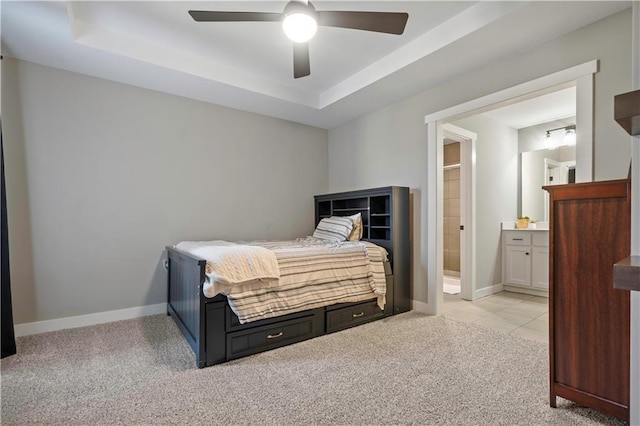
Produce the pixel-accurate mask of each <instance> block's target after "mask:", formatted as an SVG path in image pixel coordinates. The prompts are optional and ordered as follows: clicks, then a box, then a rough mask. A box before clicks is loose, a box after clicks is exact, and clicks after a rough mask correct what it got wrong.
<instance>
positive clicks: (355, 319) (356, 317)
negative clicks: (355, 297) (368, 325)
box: [326, 300, 384, 333]
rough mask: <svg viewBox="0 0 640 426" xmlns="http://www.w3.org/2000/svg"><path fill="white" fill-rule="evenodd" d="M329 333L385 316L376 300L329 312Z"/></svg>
mask: <svg viewBox="0 0 640 426" xmlns="http://www.w3.org/2000/svg"><path fill="white" fill-rule="evenodd" d="M326 315H327V333H331V332H333V331H338V330H343V329H345V328H349V327H353V326H355V325H358V324H363V323H365V322H369V321H373V320H375V319H378V318H381V317H383V316H384V312H383V311H382V310H381V309H380V307H379V306H378V303H377V301H376V300H370V301H368V302H364V303H358V304H357V305H350V306H347V307H344V308H340V309H335V310H331V311H329V310H328V311H327V313H326Z"/></svg>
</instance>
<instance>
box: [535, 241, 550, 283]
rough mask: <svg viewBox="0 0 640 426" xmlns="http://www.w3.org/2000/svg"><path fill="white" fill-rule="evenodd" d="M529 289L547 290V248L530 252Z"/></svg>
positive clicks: (536, 248)
mask: <svg viewBox="0 0 640 426" xmlns="http://www.w3.org/2000/svg"><path fill="white" fill-rule="evenodd" d="M531 287H533V288H537V289H540V290H547V291H548V290H549V247H533V249H532V250H531Z"/></svg>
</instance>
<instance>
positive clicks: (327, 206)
mask: <svg viewBox="0 0 640 426" xmlns="http://www.w3.org/2000/svg"><path fill="white" fill-rule="evenodd" d="M314 198H315V207H316V208H315V211H316V230H315V231H314V236H309V237H303V238H298V239H295V240H291V241H259V242H258V241H253V242H241V243H238V242H227V241H183V242H180V243H178V244H176V245H174V246H168V247H167V248H166V249H167V260H168V262H167V264H168V304H167V310H168V314H169V315H171V316H172V318H173V319H174V320H175V323H176V324H177V325H178V327H179V328H180V330H181V332H182V334H183V335H184V337H185V339H186V340H187V342H188V343H189V345H190V346H191V348H192V349H193V351H194V353H195V357H196V365H197V366H198V367H199V368H202V367H206V366H210V365H214V364H219V363H222V362H226V361H229V360H232V359H236V358H240V357H244V356H247V355H252V354H255V353H259V352H263V351H266V350H270V349H274V348H277V347H281V346H284V345H288V344H292V343H296V342H300V341H303V340H306V339H310V338H313V337H317V336H320V335H323V334H326V333H332V332H336V331H339V330H343V329H345V328H348V327H353V326H357V325H360V324H364V323H367V322H371V321H375V320H378V319H381V318H384V317H386V316H389V315H393V314H396V313H400V312H406V311H408V310H409V308H410V307H409V303H410V293H409V289H410V285H409V228H408V224H409V213H408V212H409V190H408V188H406V187H385V188H375V189H369V190H362V191H351V192H344V193H336V194H325V195H318V196H315V197H314ZM346 217H358V218H359V220H360V229H359V232H360V236H359V237H358V238H355V240H354V241H349V239H350V238H351V236H352V235H354V233H356V229H355V227H354V228H353V229H349V230H348V231H349V232H350V233H351V234H350V235H351V236H349V237H347V239H346V240H340V239H339V238H336V239H331V238H329V237H327V236H326V235H322V231H323V230H325V231H326V230H327V229H329V231H327V232H329V233H331V232H332V231H331V230H332V229H335V226H337V225H335V224H333V223H332V222H331V221H332V220H335V221H337V222H339V223H341V224H342V223H347V222H348V221H346V219H345V218H346ZM328 223H332V225H331V226H333V227H334V228H327V226H328V225H327V224H328ZM349 223H351V222H349ZM354 223H355V222H354ZM323 225H324V228H323ZM326 265H330V266H331V268H328V267H327V266H326Z"/></svg>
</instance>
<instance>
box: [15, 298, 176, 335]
mask: <svg viewBox="0 0 640 426" xmlns="http://www.w3.org/2000/svg"><path fill="white" fill-rule="evenodd" d="M166 312H167V304H166V303H158V304H157V305H146V306H136V307H134V308H126V309H117V310H115V311H106V312H97V313H95V314H87V315H77V316H73V317H66V318H57V319H52V320H46V321H36V322H27V323H23V324H16V325H15V327H14V329H15V330H14V331H15V335H16V337H20V336H29V335H32V334H39V333H46V332H49V331H58V330H64V329H67V328H78V327H86V326H88V325H96V324H103V323H105V322H113V321H121V320H127V319H133V318H139V317H146V316H148V315H158V314H164V313H166Z"/></svg>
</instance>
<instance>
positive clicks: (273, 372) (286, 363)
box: [1, 313, 622, 425]
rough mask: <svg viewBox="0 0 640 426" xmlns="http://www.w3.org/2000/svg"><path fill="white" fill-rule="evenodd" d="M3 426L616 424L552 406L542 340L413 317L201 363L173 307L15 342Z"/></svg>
mask: <svg viewBox="0 0 640 426" xmlns="http://www.w3.org/2000/svg"><path fill="white" fill-rule="evenodd" d="M18 351H19V353H18V355H15V356H12V357H9V358H5V359H4V360H2V362H1V370H2V424H3V425H23V424H34V423H38V424H56V425H111V424H122V425H131V424H143V425H157V424H224V425H229V424H233V425H237V424H260V425H275V424H278V425H281V424H282V425H289V424H290V425H301V424H331V425H334V424H338V425H374V424H425V425H440V424H451V425H486V424H490V425H497V424H503V425H536V424H539V425H542V424H553V425H564V424H566V425H577V424H580V425H588V424H622V423H621V422H618V421H617V420H615V419H613V418H611V417H608V416H605V415H602V414H599V413H597V412H595V411H591V410H588V409H585V408H581V407H578V406H576V405H574V404H572V403H569V402H568V401H564V400H560V402H559V408H557V409H553V408H550V407H549V401H548V399H549V390H548V346H547V345H546V344H544V343H539V342H535V341H530V340H525V339H521V338H519V337H516V336H512V335H508V334H503V333H500V332H497V331H493V330H488V329H484V328H481V327H479V326H477V325H474V324H465V323H459V322H456V321H453V320H449V319H446V318H443V317H432V316H426V315H422V314H418V313H406V314H402V315H396V316H394V317H391V318H387V319H384V320H381V321H377V322H374V323H370V324H365V325H363V326H360V327H356V328H352V329H349V330H345V331H342V332H339V333H334V334H330V335H326V336H322V337H319V338H316V339H313V340H309V341H305V342H302V343H298V344H295V345H291V346H287V347H284V348H280V349H277V350H273V351H270V352H266V353H262V354H258V355H254V356H251V357H248V358H243V359H239V360H235V361H232V362H228V363H226V364H221V365H218V366H213V367H208V368H205V369H197V368H195V365H194V356H193V354H192V352H191V349H190V348H189V347H188V345H187V344H186V342H185V341H184V339H183V338H182V335H181V334H180V332H179V331H178V329H177V327H176V326H175V325H174V323H173V320H172V319H171V318H170V317H167V316H164V315H158V316H152V317H146V318H142V319H137V320H129V321H120V322H115V323H110V324H103V325H98V326H92V327H85V328H80V329H73V330H65V331H60V332H53V333H46V334H42V335H37V336H30V337H24V338H20V339H18Z"/></svg>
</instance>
